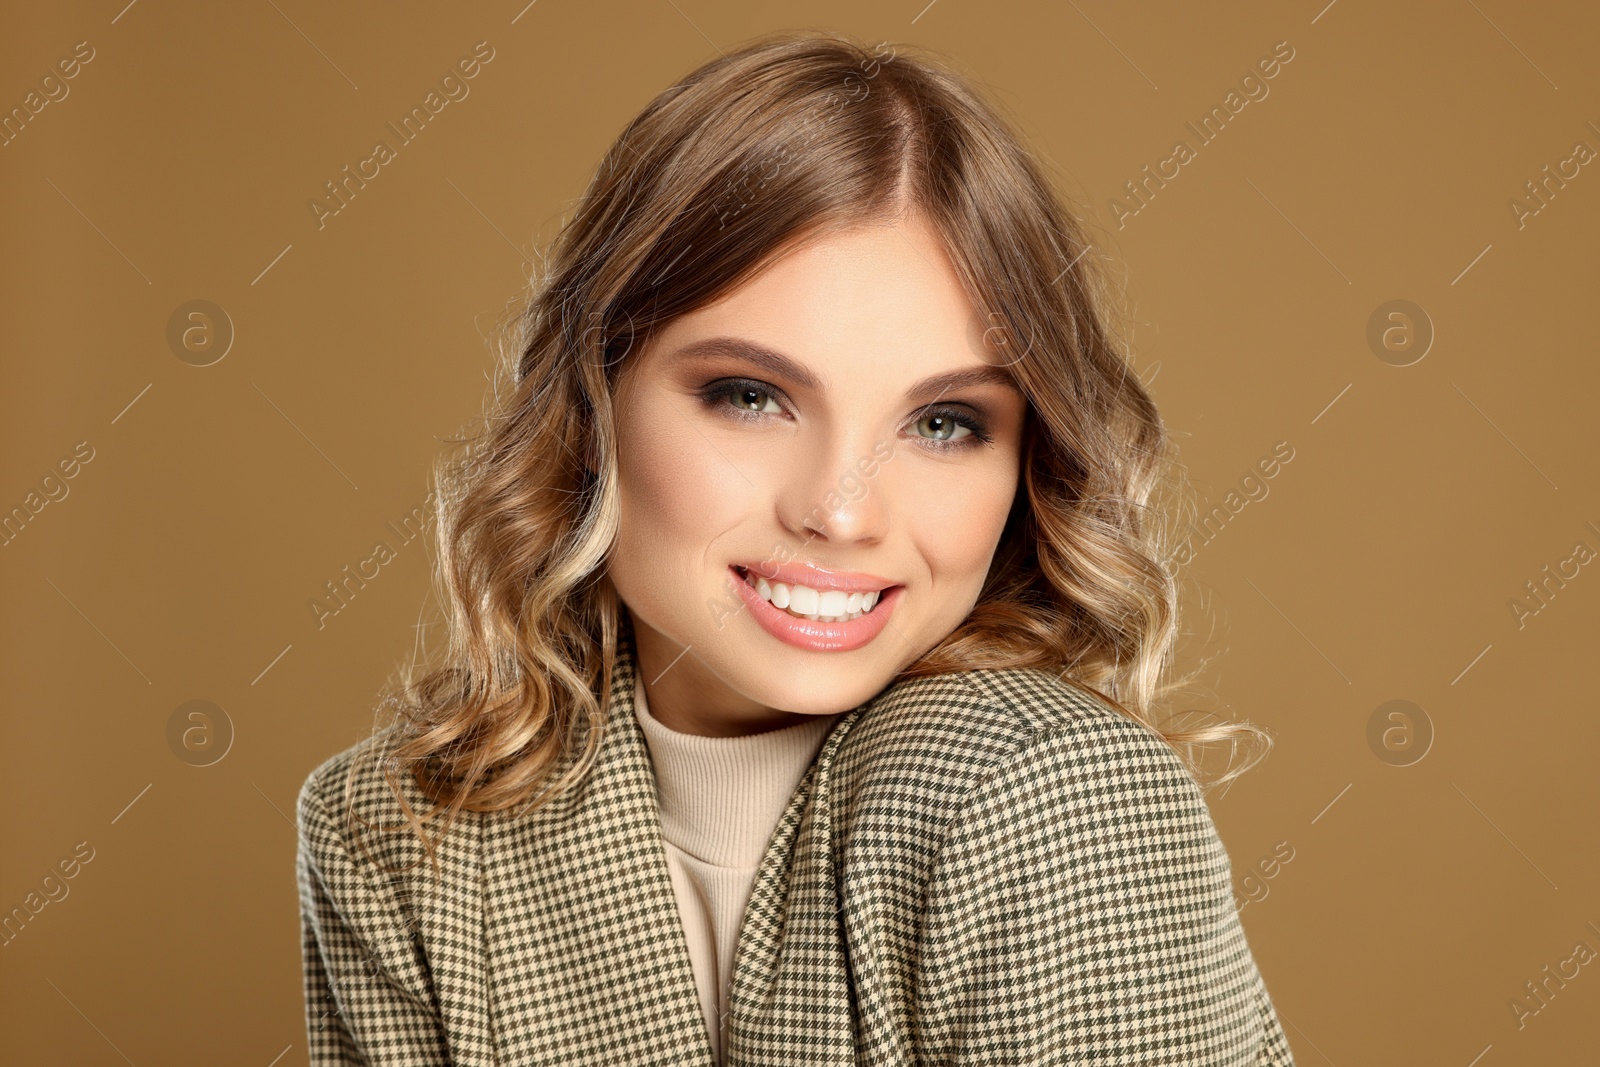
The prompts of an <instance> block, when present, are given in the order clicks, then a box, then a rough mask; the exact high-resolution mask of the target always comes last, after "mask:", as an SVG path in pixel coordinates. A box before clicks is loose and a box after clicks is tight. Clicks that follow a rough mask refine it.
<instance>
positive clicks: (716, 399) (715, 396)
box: [700, 378, 994, 452]
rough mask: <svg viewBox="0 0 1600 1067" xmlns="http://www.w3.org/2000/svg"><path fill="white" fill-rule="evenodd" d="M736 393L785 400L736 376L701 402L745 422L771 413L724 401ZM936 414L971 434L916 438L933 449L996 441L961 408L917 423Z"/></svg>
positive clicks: (928, 412) (929, 411) (927, 413)
mask: <svg viewBox="0 0 1600 1067" xmlns="http://www.w3.org/2000/svg"><path fill="white" fill-rule="evenodd" d="M736 393H760V394H762V395H764V396H767V397H770V398H772V399H773V400H779V401H780V402H781V399H782V394H781V393H779V392H778V391H777V390H776V389H774V388H772V387H771V386H769V385H763V384H761V383H760V382H757V381H752V380H750V379H748V378H733V379H727V380H724V381H720V382H713V383H712V384H711V385H708V386H706V387H705V388H704V389H702V390H701V392H700V402H701V403H703V404H704V405H705V406H706V407H709V408H717V409H719V412H720V413H726V414H727V415H728V416H730V417H731V418H735V419H739V420H741V421H745V422H748V421H751V420H754V419H760V418H764V417H765V416H766V415H768V414H770V413H769V412H762V411H750V410H748V409H742V408H736V407H734V406H733V405H732V404H727V403H724V401H726V400H727V398H728V397H731V396H733V395H734V394H736ZM935 417H937V418H941V419H949V420H950V421H951V422H953V423H955V424H956V425H958V426H964V427H966V429H967V430H968V436H966V437H963V438H960V439H959V440H947V441H936V440H934V439H933V438H931V437H922V436H921V435H918V437H917V439H918V440H919V441H921V442H922V443H923V444H924V445H926V446H928V447H929V448H931V449H933V450H934V451H935V452H958V451H961V450H962V449H966V448H976V447H977V446H979V445H985V444H989V443H990V442H991V441H993V440H994V437H993V436H992V435H991V434H990V433H989V431H988V428H987V426H985V425H984V423H983V422H982V420H980V419H978V418H975V417H974V416H973V415H971V414H969V413H968V412H966V411H963V410H962V409H960V408H948V407H944V408H941V407H931V408H926V409H924V410H923V411H921V412H920V413H918V415H917V422H921V421H922V420H923V419H927V418H935Z"/></svg>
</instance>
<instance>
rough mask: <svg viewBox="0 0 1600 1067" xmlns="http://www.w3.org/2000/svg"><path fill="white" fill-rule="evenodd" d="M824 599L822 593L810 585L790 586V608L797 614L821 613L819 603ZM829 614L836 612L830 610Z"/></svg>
mask: <svg viewBox="0 0 1600 1067" xmlns="http://www.w3.org/2000/svg"><path fill="white" fill-rule="evenodd" d="M821 600H822V594H821V593H819V592H817V591H816V590H815V589H813V588H811V587H810V586H809V585H791V586H790V587H789V610H790V611H792V612H794V613H795V614H797V615H820V614H821V611H820V610H819V609H818V607H817V605H818V604H819V603H820V602H821ZM829 614H835V613H834V612H829Z"/></svg>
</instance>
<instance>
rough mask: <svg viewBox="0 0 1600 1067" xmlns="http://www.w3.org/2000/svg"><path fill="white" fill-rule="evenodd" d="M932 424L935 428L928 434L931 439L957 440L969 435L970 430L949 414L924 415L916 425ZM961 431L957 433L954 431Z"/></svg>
mask: <svg viewBox="0 0 1600 1067" xmlns="http://www.w3.org/2000/svg"><path fill="white" fill-rule="evenodd" d="M923 423H929V424H932V425H933V426H934V427H935V428H934V431H933V433H932V435H930V437H929V440H932V441H959V440H961V438H962V436H967V437H970V436H971V435H972V430H971V429H970V428H969V427H967V426H963V425H962V424H961V421H960V420H959V419H957V418H955V417H954V416H953V415H950V414H935V415H924V416H923V417H922V418H920V419H918V420H917V425H918V426H921V425H922V424H923ZM958 430H959V431H961V432H960V433H959V434H958V433H957V432H956V431H958Z"/></svg>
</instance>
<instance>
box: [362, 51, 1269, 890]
mask: <svg viewBox="0 0 1600 1067" xmlns="http://www.w3.org/2000/svg"><path fill="white" fill-rule="evenodd" d="M907 206H911V207H916V208H918V209H920V210H921V211H923V212H925V213H926V215H927V217H928V218H929V219H930V220H931V221H932V222H933V223H934V225H935V226H936V228H937V229H938V231H939V232H940V234H941V236H942V238H943V240H944V242H945V244H946V246H947V248H948V250H949V253H950V256H951V259H952V261H953V263H954V264H955V266H956V268H957V270H958V273H959V275H960V277H961V280H962V283H963V285H964V286H965V288H966V290H967V292H968V294H969V296H970V298H971V300H972V302H973V305H974V307H976V308H977V309H978V311H979V314H980V316H981V319H982V322H983V323H984V324H985V325H986V326H987V330H986V334H985V338H986V340H987V342H988V343H989V344H991V345H992V346H993V349H994V351H995V352H996V353H997V354H998V355H999V356H1000V358H1001V360H1002V361H1003V362H1004V363H1006V365H1007V366H1008V367H1009V369H1010V371H1011V373H1012V374H1013V375H1014V376H1015V379H1016V381H1017V382H1018V384H1019V385H1020V386H1021V388H1022V390H1023V392H1024V393H1025V395H1026V396H1027V397H1028V398H1029V401H1030V410H1029V412H1028V417H1027V420H1026V426H1025V429H1024V439H1023V446H1022V448H1023V453H1022V476H1021V484H1020V486H1019V488H1018V492H1017V496H1016V504H1015V506H1014V507H1013V508H1012V511H1011V514H1010V516H1009V518H1008V519H1007V521H1006V524H1005V528H1004V531H1003V533H1002V536H1001V539H1000V542H999V545H998V548H997V550H996V553H995V558H994V562H993V565H992V567H991V569H990V572H989V574H988V577H987V580H986V582H985V584H984V586H983V589H982V592H981V593H980V595H979V597H978V600H977V603H976V605H975V607H974V608H973V610H972V612H971V613H970V615H969V616H968V617H967V618H966V619H965V621H963V622H962V623H961V625H960V626H958V627H957V628H956V629H955V630H954V631H953V632H952V633H950V634H949V635H948V636H947V637H946V638H945V639H944V640H943V641H941V642H940V643H939V644H938V645H936V646H935V647H934V648H932V649H930V650H929V651H928V652H927V653H926V654H925V655H923V656H922V657H921V658H920V659H918V660H916V661H915V662H913V663H911V664H910V665H908V666H907V667H906V668H905V669H904V670H903V671H902V672H901V674H899V675H898V676H897V677H896V679H895V680H900V679H906V678H914V677H920V676H924V675H933V674H942V673H947V672H954V671H965V670H971V669H974V668H990V667H1032V668H1038V669H1042V670H1048V671H1052V672H1055V673H1056V674H1057V675H1058V676H1061V677H1063V678H1064V679H1065V680H1066V681H1068V682H1070V683H1071V684H1074V685H1076V686H1078V687H1080V688H1082V689H1085V690H1088V691H1091V692H1093V693H1094V694H1096V695H1097V696H1099V697H1100V698H1102V699H1103V700H1105V701H1107V702H1108V703H1110V704H1111V705H1113V706H1114V707H1116V708H1117V709H1118V710H1120V711H1121V712H1122V713H1123V714H1126V715H1128V716H1130V717H1131V718H1133V719H1135V720H1137V721H1139V722H1141V723H1143V724H1145V725H1146V726H1148V727H1150V728H1151V729H1152V730H1155V731H1157V732H1158V733H1160V734H1161V735H1162V736H1163V737H1165V738H1166V739H1167V741H1168V742H1169V743H1170V744H1172V745H1173V746H1174V748H1175V749H1176V750H1177V751H1178V752H1179V753H1180V755H1182V756H1183V758H1184V762H1185V765H1186V766H1188V767H1189V768H1190V770H1191V772H1192V773H1195V774H1196V777H1197V778H1198V777H1200V775H1199V762H1198V761H1197V759H1196V756H1195V748H1196V746H1204V745H1210V744H1213V743H1216V742H1226V743H1227V744H1229V745H1230V747H1231V750H1232V754H1234V755H1237V746H1238V744H1239V743H1240V742H1246V743H1247V747H1248V748H1251V749H1253V750H1254V751H1253V753H1251V755H1253V758H1247V759H1246V760H1245V761H1243V762H1242V763H1238V762H1236V761H1235V760H1233V759H1230V761H1229V762H1230V769H1229V770H1228V771H1227V773H1225V774H1224V775H1222V776H1221V777H1220V778H1218V779H1217V780H1216V781H1213V782H1212V783H1210V784H1211V785H1215V784H1218V783H1219V782H1221V781H1225V780H1228V779H1231V778H1232V777H1234V776H1236V775H1238V774H1240V773H1243V771H1244V770H1246V769H1247V768H1248V767H1249V766H1251V765H1253V764H1254V763H1255V762H1256V761H1257V760H1259V758H1261V757H1262V756H1264V755H1265V754H1266V750H1267V748H1268V747H1270V744H1271V738H1270V735H1268V734H1267V733H1266V732H1265V731H1264V730H1262V729H1260V728H1259V727H1257V726H1255V725H1253V724H1250V723H1248V722H1229V721H1224V720H1220V719H1217V718H1216V717H1214V716H1213V717H1211V719H1212V721H1208V722H1202V723H1200V724H1199V725H1193V726H1180V725H1176V724H1174V723H1166V724H1163V723H1162V722H1160V721H1158V718H1157V707H1158V705H1159V704H1160V703H1161V702H1162V701H1163V699H1164V698H1165V697H1166V696H1167V695H1168V694H1169V692H1170V691H1172V690H1173V689H1175V688H1177V687H1178V686H1181V685H1183V684H1186V683H1187V682H1188V681H1189V679H1188V678H1184V679H1178V680H1173V679H1169V678H1168V677H1167V676H1168V674H1169V672H1170V670H1171V661H1172V658H1173V655H1172V654H1173V647H1174V641H1175V636H1176V633H1177V601H1178V589H1177V584H1176V579H1175V576H1174V573H1173V570H1172V569H1169V565H1170V558H1171V557H1170V554H1169V551H1168V547H1169V543H1170V540H1169V537H1168V534H1169V532H1170V530H1171V528H1172V516H1171V515H1170V514H1168V513H1167V512H1166V511H1164V510H1163V509H1162V508H1161V507H1159V506H1158V504H1159V501H1158V500H1157V499H1156V495H1157V493H1158V491H1159V490H1160V489H1161V487H1162V486H1163V485H1164V484H1166V478H1165V476H1166V475H1167V474H1170V473H1172V470H1173V468H1174V467H1175V463H1174V462H1173V455H1172V453H1173V449H1172V445H1171V442H1170V441H1169V438H1168V436H1167V434H1166V431H1165V428H1164V426H1163V423H1162V420H1161V418H1160V416H1159V415H1158V414H1157V411H1156V407H1155V404H1154V403H1153V401H1152V400H1151V397H1150V395H1149V394H1148V393H1147V392H1146V390H1145V387H1144V385H1143V383H1141V381H1140V380H1139V378H1138V376H1137V375H1136V374H1135V373H1133V371H1132V369H1131V368H1130V366H1129V364H1128V361H1127V360H1126V359H1125V358H1124V356H1123V354H1122V352H1123V348H1124V346H1123V345H1122V344H1121V343H1120V340H1119V337H1118V335H1117V333H1116V332H1115V330H1114V327H1115V326H1116V325H1117V323H1118V322H1119V320H1118V318H1117V316H1115V315H1113V313H1112V311H1111V308H1112V306H1113V301H1112V297H1113V295H1114V294H1115V292H1116V290H1115V289H1114V288H1113V287H1112V286H1110V285H1109V284H1108V283H1107V281H1106V279H1105V278H1104V277H1103V276H1102V274H1101V270H1102V267H1101V261H1102V259H1103V258H1106V257H1104V256H1103V254H1102V253H1098V252H1096V251H1095V250H1094V249H1093V246H1092V245H1091V243H1090V242H1089V241H1088V239H1087V237H1086V235H1085V232H1084V229H1083V227H1082V226H1081V224H1080V223H1079V222H1078V221H1076V220H1075V219H1074V218H1073V216H1072V215H1071V214H1070V213H1069V212H1068V211H1067V210H1066V208H1065V207H1064V206H1063V205H1062V203H1061V202H1060V201H1059V200H1058V199H1057V195H1056V193H1055V192H1054V191H1053V189H1052V187H1051V184H1050V182H1049V181H1048V180H1047V177H1046V173H1045V171H1044V168H1043V167H1042V166H1041V165H1040V164H1039V163H1038V162H1037V161H1036V159H1035V158H1034V157H1033V156H1032V155H1031V154H1030V152H1029V151H1028V150H1027V149H1026V148H1025V147H1024V146H1023V144H1022V142H1021V140H1020V138H1019V137H1018V136H1017V135H1016V133H1015V132H1014V131H1013V128H1012V126H1011V125H1010V123H1009V122H1008V121H1007V120H1006V119H1005V118H1003V117H1002V114H1001V112H1000V111H999V110H998V109H997V108H996V107H995V106H994V105H992V104H990V103H988V102H986V101H985V100H984V99H983V98H982V97H980V96H979V95H978V94H977V93H976V92H975V91H974V89H973V88H971V87H970V86H969V85H968V84H967V83H966V81H965V80H964V79H963V78H962V77H961V76H960V75H958V74H957V73H955V72H953V70H952V69H951V68H949V67H947V66H946V65H944V64H943V63H941V62H938V61H936V60H935V59H933V58H930V56H929V55H928V54H926V53H924V54H920V55H919V54H915V53H913V52H911V51H910V50H908V49H907V48H905V47H904V46H901V45H895V46H893V47H890V46H888V45H881V44H880V45H878V46H875V47H868V46H865V45H863V44H861V43H858V42H856V41H854V40H851V39H849V38H847V37H844V36H842V35H839V34H835V33H827V32H819V31H805V32H785V33H778V34H773V35H769V36H766V37H763V38H760V39H757V40H756V41H754V42H751V43H749V44H747V45H745V46H744V47H741V48H739V49H738V50H736V51H733V52H730V53H728V54H726V55H723V56H722V57H721V58H718V59H715V60H712V61H711V62H709V63H707V64H705V65H704V66H702V67H700V68H699V69H697V70H695V71H694V72H693V73H691V74H689V75H688V76H687V77H685V78H684V79H682V80H681V81H680V82H679V83H678V84H676V85H673V86H672V87H671V88H669V89H666V90H664V91H663V92H661V93H660V94H659V95H658V96H657V97H656V98H655V99H654V100H652V101H651V102H650V104H649V105H648V106H647V107H646V108H645V109H644V110H643V112H641V113H640V114H639V115H638V116H637V117H636V118H635V119H634V120H633V121H632V122H630V123H629V124H628V126H627V128H626V129H624V130H623V131H622V133H621V135H620V136H619V137H618V138H617V139H616V141H615V143H613V144H612V146H611V147H610V149H609V150H608V151H607V152H606V154H605V157H604V158H603V159H602V160H601V162H600V165H599V166H598V168H597V169H596V171H595V174H594V176H593V178H592V180H591V182H590V184H589V187H588V189H587V191H586V193H585V195H584V197H583V198H582V200H581V202H580V203H579V204H578V206H577V208H576V210H575V212H574V214H573V216H572V218H571V219H570V221H568V222H567V223H566V224H565V225H564V226H563V227H562V229H561V231H560V233H559V235H558V236H557V237H556V239H555V240H554V242H553V243H552V246H551V248H550V249H549V255H548V258H547V260H546V262H545V266H544V270H543V273H542V276H539V277H536V278H534V279H533V280H532V283H531V285H530V292H529V293H528V296H527V299H526V302H525V303H523V304H521V305H520V306H519V309H518V310H517V311H516V312H515V313H514V314H513V315H512V316H511V317H510V318H509V319H508V320H507V322H505V323H503V324H502V330H501V343H502V344H504V345H505V346H506V350H505V352H504V353H503V355H504V357H505V358H504V359H503V361H502V367H501V370H500V375H499V377H498V378H497V379H496V381H495V384H494V389H493V396H492V398H491V401H490V403H489V405H488V410H487V412H486V414H485V420H484V422H485V425H484V426H483V427H482V428H481V430H480V432H478V433H477V434H476V435H475V436H474V437H473V438H471V439H470V440H468V441H466V443H467V445H468V447H467V448H466V449H465V454H464V455H463V456H461V457H460V458H459V459H458V460H456V461H454V462H451V463H443V462H441V464H440V465H439V467H438V468H436V470H435V478H436V481H437V488H438V491H437V494H436V499H437V504H436V507H437V514H436V515H434V516H432V518H433V522H434V530H435V534H436V549H435V554H436V557H437V558H436V569H437V575H436V577H437V580H438V582H439V585H440V586H441V587H442V593H443V597H442V602H443V604H444V606H445V609H446V612H447V615H448V619H447V625H448V633H449V638H448V648H447V649H446V650H445V654H444V656H443V659H442V661H441V662H437V663H435V664H433V665H432V666H424V665H422V664H421V663H420V661H418V662H414V663H413V664H412V665H411V666H410V667H409V668H408V669H407V670H406V671H405V672H404V677H403V680H402V681H401V682H399V684H398V685H391V687H390V691H389V693H388V694H387V695H386V696H385V698H384V701H383V704H382V705H381V706H385V707H390V708H392V709H393V711H394V718H393V721H392V722H391V723H390V724H389V726H388V727H387V728H386V729H385V730H383V731H381V733H382V734H383V737H384V745H383V746H381V747H382V749H383V750H382V751H381V752H380V753H379V757H380V758H381V759H382V761H383V767H384V773H385V775H386V778H387V780H388V782H389V785H390V787H391V788H392V789H393V790H394V792H395V796H396V797H397V798H398V799H399V800H400V803H401V805H402V808H403V810H404V811H405V813H406V821H405V823H404V824H402V825H401V826H399V827H384V829H403V828H406V827H409V828H410V829H412V830H413V831H414V832H416V833H417V834H418V835H419V836H420V837H421V838H422V840H423V842H424V844H425V846H426V847H427V849H428V852H429V853H430V855H431V854H433V852H434V842H433V841H430V840H429V839H428V836H427V834H426V833H425V824H426V823H427V822H429V821H431V820H434V819H436V818H439V817H440V816H442V817H443V819H444V828H443V829H441V830H440V831H439V834H440V835H442V834H443V833H444V832H446V831H447V830H448V828H449V825H450V823H451V822H452V821H453V820H454V818H455V816H456V814H457V813H458V812H459V811H461V810H463V809H468V810H474V811H496V810H502V809H507V808H524V809H527V808H532V807H534V806H537V805H538V804H541V803H544V802H546V801H548V800H549V799H551V798H553V797H555V796H557V795H559V794H561V793H563V792H565V791H567V790H568V789H570V788H572V787H573V786H575V785H576V784H577V783H579V782H580V781H581V780H582V778H583V777H584V775H585V774H586V773H587V772H588V770H589V768H590V766H591V764H592V761H593V758H594V756H595V754H596V752H597V751H598V746H599V739H600V732H601V731H600V728H601V727H602V726H603V725H604V722H605V719H606V714H607V710H608V709H607V708H606V707H605V705H604V702H605V701H606V700H607V699H608V697H609V679H610V677H611V672H612V667H613V663H614V661H615V658H616V656H617V647H618V641H619V636H620V635H621V633H622V631H623V629H624V628H625V627H626V626H627V620H626V618H625V612H624V610H623V606H622V604H621V602H620V601H619V599H618V597H617V595H616V592H615V589H614V588H613V587H612V586H611V583H610V581H609V579H608V578H607V577H606V566H605V565H606V561H607V557H608V553H609V551H610V547H611V545H612V543H613V541H614V539H615V537H616V533H617V528H618V515H619V509H618V486H617V428H616V425H615V421H614V413H613V408H612V397H613V396H614V395H615V391H616V385H617V377H618V374H619V373H620V372H621V371H622V369H623V368H624V366H625V365H627V363H628V359H627V354H628V352H629V351H631V350H632V349H633V348H635V347H636V346H642V345H643V344H644V343H645V342H647V341H648V340H649V338H650V337H651V336H652V334H653V332H654V331H656V330H658V329H659V328H660V327H662V326H663V325H665V324H666V323H668V322H670V321H671V320H672V319H673V318H674V317H676V316H679V315H682V314H684V313H686V312H688V311H691V310H694V309H696V308H699V307H701V306H703V305H706V304H708V303H710V302H712V301H714V300H716V299H717V298H718V297H719V296H721V295H723V294H725V293H727V292H728V291H730V290H732V289H733V288H735V287H737V286H738V285H740V284H741V283H742V282H743V281H745V280H747V279H749V278H750V277H752V276H753V275H754V273H755V272H756V271H758V270H759V269H760V268H761V267H763V266H764V265H765V264H766V263H767V262H768V261H769V258H770V257H771V256H772V255H773V254H774V253H777V252H779V251H782V250H783V249H785V248H788V247H791V246H792V245H793V244H794V243H795V242H799V241H803V240H805V239H807V238H808V237H811V236H814V235H817V234H819V233H821V232H823V231H825V230H829V229H834V228H841V227H849V226H857V225H862V224H868V223H872V222H874V221H877V220H882V219H885V218H887V217H890V216H892V215H894V214H897V213H899V212H900V211H902V210H903V209H904V208H906V207H907ZM691 253H692V254H691ZM352 771H353V767H352ZM401 774H410V775H411V776H412V778H413V780H414V781H415V782H416V784H417V786H418V787H419V788H420V789H421V791H422V792H423V794H424V795H426V796H427V797H428V798H430V799H431V800H432V801H433V803H434V805H435V806H434V808H433V809H432V810H431V811H428V812H425V813H420V814H419V813H418V812H416V811H414V810H413V809H412V807H411V806H410V805H409V804H408V803H407V802H406V800H405V798H404V797H403V796H402V795H401V791H400V788H399V783H398V779H397V777H396V776H398V775H401ZM347 810H348V809H347ZM435 863H437V858H436V857H435Z"/></svg>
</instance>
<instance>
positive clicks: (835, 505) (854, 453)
mask: <svg viewBox="0 0 1600 1067" xmlns="http://www.w3.org/2000/svg"><path fill="white" fill-rule="evenodd" d="M893 445H894V442H892V441H876V442H874V441H865V440H863V438H862V437H861V436H860V435H850V436H849V438H848V439H847V440H844V441H841V442H840V443H839V444H838V445H836V446H834V447H831V448H825V449H823V450H821V451H820V452H817V453H813V454H812V455H813V456H815V457H816V458H814V459H811V460H807V459H806V458H804V457H805V453H804V452H801V451H798V450H797V451H796V452H795V453H794V456H795V460H794V463H793V467H792V474H791V476H790V477H789V478H787V479H785V480H783V481H782V482H780V490H779V496H778V500H777V508H778V517H779V521H780V522H781V523H782V524H783V526H784V528H785V529H787V530H788V531H789V532H790V533H792V534H794V536H795V537H796V538H798V539H799V540H800V541H801V542H802V543H808V542H811V541H832V542H835V543H837V544H840V545H848V544H853V543H864V544H873V543H876V542H878V541H881V540H882V539H883V537H884V535H885V534H887V533H888V530H889V526H890V521H891V518H892V507H891V502H890V498H889V494H888V492H887V489H888V485H887V483H886V480H885V478H884V474H885V471H884V470H883V462H884V461H883V458H882V457H883V456H885V455H892V448H893Z"/></svg>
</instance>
